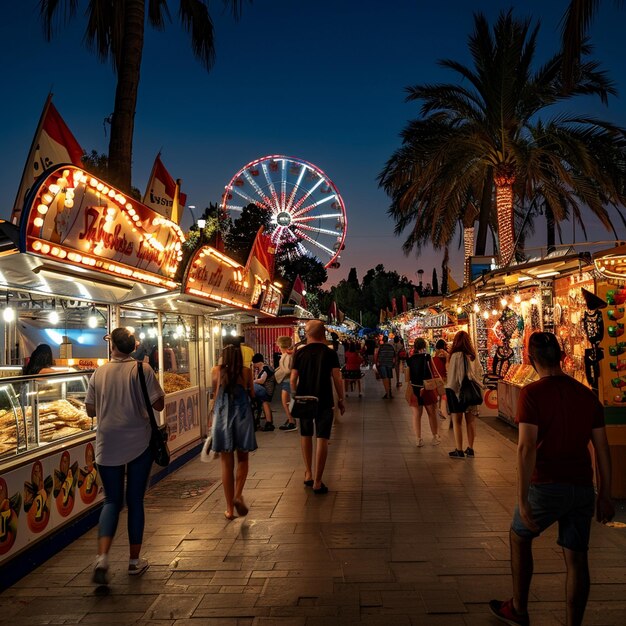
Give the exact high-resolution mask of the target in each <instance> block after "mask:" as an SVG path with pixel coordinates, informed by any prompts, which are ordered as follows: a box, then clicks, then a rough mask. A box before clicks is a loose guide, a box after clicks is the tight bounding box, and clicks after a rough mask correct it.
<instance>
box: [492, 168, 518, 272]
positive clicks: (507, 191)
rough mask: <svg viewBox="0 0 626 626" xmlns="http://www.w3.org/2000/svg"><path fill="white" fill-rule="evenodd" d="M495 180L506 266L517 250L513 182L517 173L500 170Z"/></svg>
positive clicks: (502, 253) (501, 255) (499, 232)
mask: <svg viewBox="0 0 626 626" xmlns="http://www.w3.org/2000/svg"><path fill="white" fill-rule="evenodd" d="M494 182H495V185H496V212H497V217H498V239H499V242H500V267H505V266H507V265H508V264H509V263H510V262H511V259H512V258H513V253H514V251H515V250H514V246H515V233H514V229H513V183H514V182H515V174H514V173H512V172H498V174H496V176H494Z"/></svg>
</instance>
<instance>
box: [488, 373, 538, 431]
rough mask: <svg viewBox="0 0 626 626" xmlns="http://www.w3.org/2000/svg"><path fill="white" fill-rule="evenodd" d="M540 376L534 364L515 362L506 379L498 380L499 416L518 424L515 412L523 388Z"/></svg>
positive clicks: (512, 423)
mask: <svg viewBox="0 0 626 626" xmlns="http://www.w3.org/2000/svg"><path fill="white" fill-rule="evenodd" d="M538 379H539V376H538V374H537V372H536V371H535V370H534V369H533V367H532V366H530V365H526V364H521V363H514V364H513V365H511V367H510V368H509V370H508V372H507V373H506V376H505V377H504V379H502V380H499V381H498V417H499V418H500V419H502V420H504V421H505V422H507V423H509V424H511V425H513V426H516V424H515V413H516V411H517V401H518V399H519V394H520V392H521V390H522V389H523V388H524V387H525V386H526V385H528V384H529V383H532V382H534V381H535V380H538Z"/></svg>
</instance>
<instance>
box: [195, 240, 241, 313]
mask: <svg viewBox="0 0 626 626" xmlns="http://www.w3.org/2000/svg"><path fill="white" fill-rule="evenodd" d="M184 289H185V293H188V294H190V295H192V296H197V297H198V298H201V299H204V300H208V301H210V302H213V303H217V304H228V305H231V306H235V307H238V308H241V309H250V308H252V307H251V305H250V297H251V295H252V287H251V284H250V279H249V276H248V273H247V272H246V270H245V268H244V267H243V266H242V265H240V264H239V263H237V261H234V260H233V259H231V258H229V257H227V256H226V255H225V254H223V253H222V252H220V251H219V250H216V249H215V248H212V247H211V246H203V247H202V248H200V249H199V250H197V251H196V252H195V254H194V255H193V257H192V259H191V262H190V265H189V270H188V272H187V280H186V282H185V287H184Z"/></svg>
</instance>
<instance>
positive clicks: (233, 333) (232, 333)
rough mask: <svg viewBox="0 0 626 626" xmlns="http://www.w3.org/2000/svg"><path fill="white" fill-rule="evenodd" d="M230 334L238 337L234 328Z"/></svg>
mask: <svg viewBox="0 0 626 626" xmlns="http://www.w3.org/2000/svg"><path fill="white" fill-rule="evenodd" d="M230 334H231V335H232V336H233V337H236V336H237V331H236V330H235V329H234V328H233V329H232V330H231V331H230Z"/></svg>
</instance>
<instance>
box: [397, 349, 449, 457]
mask: <svg viewBox="0 0 626 626" xmlns="http://www.w3.org/2000/svg"><path fill="white" fill-rule="evenodd" d="M427 347H428V345H427V343H426V340H424V339H422V338H421V337H420V338H418V339H416V340H415V343H414V344H413V354H412V355H411V356H410V357H409V358H408V359H407V362H406V369H405V380H406V391H405V398H406V401H407V402H408V403H409V406H410V407H411V413H412V416H413V432H414V434H415V445H416V446H417V447H418V448H421V447H422V446H423V445H424V440H423V439H422V413H423V411H424V408H426V414H427V415H428V423H429V425H430V432H431V433H432V435H433V439H432V444H433V446H438V445H439V444H440V443H441V437H440V436H439V432H438V429H439V424H438V422H437V415H436V413H435V406H436V405H437V392H436V391H434V390H430V389H425V388H424V381H425V380H428V379H431V378H435V377H436V374H435V373H434V371H433V366H432V359H431V358H430V354H428V353H427V352H426V348H427Z"/></svg>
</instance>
